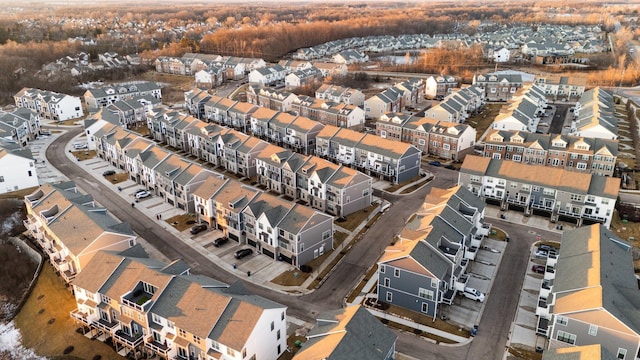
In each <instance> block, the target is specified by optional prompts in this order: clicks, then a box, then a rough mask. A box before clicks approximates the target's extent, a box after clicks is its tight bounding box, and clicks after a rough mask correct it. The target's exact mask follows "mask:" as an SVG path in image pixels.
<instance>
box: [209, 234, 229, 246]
mask: <svg viewBox="0 0 640 360" xmlns="http://www.w3.org/2000/svg"><path fill="white" fill-rule="evenodd" d="M227 242H229V238H228V237H226V236H223V237H219V238H217V239H215V240H213V246H215V247H218V246H222V245H224V244H226V243H227Z"/></svg>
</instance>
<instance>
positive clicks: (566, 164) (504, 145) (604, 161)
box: [482, 130, 618, 176]
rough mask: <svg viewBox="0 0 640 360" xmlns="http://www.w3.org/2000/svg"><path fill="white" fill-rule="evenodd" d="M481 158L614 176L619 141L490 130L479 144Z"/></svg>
mask: <svg viewBox="0 0 640 360" xmlns="http://www.w3.org/2000/svg"><path fill="white" fill-rule="evenodd" d="M482 155H483V156H485V157H490V158H494V159H505V160H511V161H517V162H522V163H525V164H538V165H544V166H550V167H560V168H564V169H568V170H573V171H578V172H588V173H592V174H596V175H603V176H613V172H614V170H615V164H616V162H617V158H618V140H615V139H602V138H587V137H582V136H571V135H561V134H536V133H530V132H526V131H516V130H511V131H507V130H490V131H489V133H488V135H487V136H486V137H485V141H484V143H483V144H482Z"/></svg>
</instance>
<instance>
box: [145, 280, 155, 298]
mask: <svg viewBox="0 0 640 360" xmlns="http://www.w3.org/2000/svg"><path fill="white" fill-rule="evenodd" d="M142 287H143V288H144V292H146V293H147V294H152V295H153V294H154V293H155V292H156V287H155V286H153V285H150V284H147V283H146V282H143V283H142Z"/></svg>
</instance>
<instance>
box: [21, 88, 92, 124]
mask: <svg viewBox="0 0 640 360" xmlns="http://www.w3.org/2000/svg"><path fill="white" fill-rule="evenodd" d="M13 99H14V101H15V104H16V107H18V108H27V109H31V110H34V111H35V112H36V113H37V114H38V116H39V117H40V120H41V121H44V120H51V121H58V122H60V121H65V120H69V119H75V118H79V117H81V116H83V115H84V111H83V110H82V102H81V101H80V98H79V97H76V96H71V95H66V94H60V93H57V92H53V91H47V90H40V89H34V88H23V89H22V90H20V91H18V93H16V94H15V95H14V96H13Z"/></svg>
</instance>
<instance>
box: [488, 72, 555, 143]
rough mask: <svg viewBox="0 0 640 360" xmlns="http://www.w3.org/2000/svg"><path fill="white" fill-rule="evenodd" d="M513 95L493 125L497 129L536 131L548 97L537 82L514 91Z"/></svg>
mask: <svg viewBox="0 0 640 360" xmlns="http://www.w3.org/2000/svg"><path fill="white" fill-rule="evenodd" d="M512 95H513V97H512V98H510V99H509V102H508V103H507V104H506V105H504V106H503V107H502V108H501V109H500V113H499V114H498V115H497V116H496V117H495V119H494V120H493V123H492V124H491V127H492V128H493V129H495V130H516V131H528V132H536V129H537V128H538V124H539V123H540V118H541V117H543V116H544V115H545V110H546V108H547V97H546V94H545V93H544V90H543V89H542V88H540V86H538V85H536V84H530V85H526V86H525V87H523V88H522V89H521V90H519V91H518V92H515V91H514V92H513V94H512Z"/></svg>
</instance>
